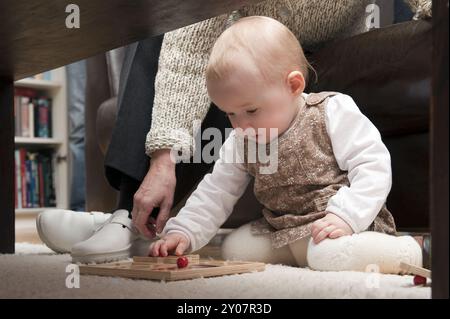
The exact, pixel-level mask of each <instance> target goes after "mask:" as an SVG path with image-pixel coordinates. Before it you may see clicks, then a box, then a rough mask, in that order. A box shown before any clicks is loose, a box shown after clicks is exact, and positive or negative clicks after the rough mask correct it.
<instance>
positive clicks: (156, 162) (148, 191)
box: [131, 149, 176, 239]
mask: <svg viewBox="0 0 450 319" xmlns="http://www.w3.org/2000/svg"><path fill="white" fill-rule="evenodd" d="M175 186H176V177H175V163H174V162H173V161H172V160H171V159H170V150H168V149H165V150H158V151H155V152H153V153H152V158H151V161H150V168H149V171H148V173H147V175H146V176H145V178H144V180H143V181H142V183H141V186H140V187H139V189H138V191H137V192H136V194H134V200H133V211H132V213H131V215H132V218H133V224H134V226H135V227H136V228H137V229H138V230H139V232H140V233H141V234H142V235H144V236H145V237H147V238H150V239H151V238H153V237H155V236H156V232H157V233H161V232H162V230H163V228H164V226H165V224H166V222H167V219H168V218H169V213H170V209H171V208H172V204H173V196H174V193H175ZM158 207H159V214H158V216H157V217H156V221H155V220H154V218H149V216H150V214H151V213H152V211H153V210H154V209H156V208H158ZM155 224H156V225H155ZM155 228H156V229H155ZM155 230H156V232H155Z"/></svg>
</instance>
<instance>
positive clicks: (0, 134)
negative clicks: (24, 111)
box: [0, 78, 15, 254]
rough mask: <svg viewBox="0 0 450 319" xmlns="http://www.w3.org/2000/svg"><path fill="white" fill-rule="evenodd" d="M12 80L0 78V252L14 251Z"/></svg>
mask: <svg viewBox="0 0 450 319" xmlns="http://www.w3.org/2000/svg"><path fill="white" fill-rule="evenodd" d="M14 222H15V214H14V82H13V80H12V78H11V79H5V78H0V253H11V254H12V253H14V242H15V229H14Z"/></svg>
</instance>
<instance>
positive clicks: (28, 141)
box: [14, 136, 64, 146]
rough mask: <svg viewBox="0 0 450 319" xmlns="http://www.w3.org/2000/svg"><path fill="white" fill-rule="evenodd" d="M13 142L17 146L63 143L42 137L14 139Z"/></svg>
mask: <svg viewBox="0 0 450 319" xmlns="http://www.w3.org/2000/svg"><path fill="white" fill-rule="evenodd" d="M14 142H15V143H16V144H17V145H35V144H37V145H49V146H55V145H61V144H63V143H64V142H63V141H62V140H60V139H56V138H42V137H17V136H16V137H15V138H14Z"/></svg>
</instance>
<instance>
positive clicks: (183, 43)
mask: <svg viewBox="0 0 450 319" xmlns="http://www.w3.org/2000/svg"><path fill="white" fill-rule="evenodd" d="M228 17H229V14H224V15H221V16H218V17H214V18H211V19H209V20H205V21H202V22H199V23H196V24H193V25H190V26H187V27H184V28H181V29H177V30H175V31H172V32H169V33H166V34H165V36H164V40H163V44H162V47H161V53H160V58H159V66H158V73H157V75H156V79H155V92H156V94H155V99H154V105H153V113H152V125H151V129H150V131H149V133H148V134H147V138H146V143H145V151H146V154H147V155H150V154H151V153H152V152H153V151H155V150H158V149H172V148H175V149H177V150H182V151H183V156H185V155H192V154H193V153H194V150H195V149H194V147H195V145H194V143H193V136H195V134H196V132H195V129H194V127H198V128H199V127H200V125H197V124H199V123H201V121H203V119H204V117H205V115H206V113H207V112H208V109H209V106H210V100H209V97H208V93H207V90H206V83H205V76H204V72H205V70H206V66H207V63H208V58H209V53H210V50H211V49H212V47H213V45H214V42H215V41H216V39H217V38H218V37H219V35H220V34H221V33H222V32H223V30H224V29H225V24H226V23H227V19H228ZM194 39H195V41H194ZM198 39H201V40H198ZM194 122H196V125H194Z"/></svg>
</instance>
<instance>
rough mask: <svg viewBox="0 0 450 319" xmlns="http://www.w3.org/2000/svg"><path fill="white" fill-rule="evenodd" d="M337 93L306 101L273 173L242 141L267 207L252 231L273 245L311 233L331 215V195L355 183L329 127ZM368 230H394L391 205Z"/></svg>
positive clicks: (286, 134) (282, 145)
mask: <svg viewBox="0 0 450 319" xmlns="http://www.w3.org/2000/svg"><path fill="white" fill-rule="evenodd" d="M336 94H338V93H335V92H321V93H311V94H309V95H308V97H307V98H306V101H305V99H304V98H303V99H302V102H301V106H300V110H299V112H298V115H297V116H296V118H295V120H294V121H293V123H292V125H291V126H290V128H289V129H288V130H287V131H286V132H284V133H283V134H282V135H281V136H280V137H279V139H278V169H277V171H276V172H275V173H273V174H261V173H260V171H261V170H260V166H261V165H263V164H261V163H259V162H258V161H256V163H249V160H248V156H247V155H246V154H248V152H247V150H248V147H249V144H248V142H247V141H246V140H243V143H244V145H243V149H244V154H243V159H244V166H245V167H246V169H247V171H248V172H249V174H250V175H252V176H253V177H254V178H255V184H254V192H255V196H256V198H257V199H258V200H259V201H260V202H261V203H262V204H263V205H264V208H263V211H262V213H263V216H264V217H263V218H262V219H260V220H257V221H255V222H253V223H252V233H253V234H255V235H258V234H270V236H271V239H272V245H273V247H274V248H279V247H282V246H284V245H287V244H289V243H292V242H294V241H296V240H298V239H301V238H303V237H305V236H309V235H310V226H311V223H312V222H314V221H315V220H317V219H320V218H322V217H324V216H325V215H326V212H325V209H326V207H327V203H328V200H329V199H330V197H332V196H333V195H335V194H336V193H337V191H338V190H339V188H341V187H342V186H350V183H349V180H348V178H347V171H342V170H341V169H340V168H339V166H338V163H337V161H336V159H335V157H334V154H333V149H332V145H331V140H330V137H329V135H328V133H327V130H326V122H325V116H326V114H325V105H326V103H327V101H328V98H329V97H331V96H334V95H336ZM266 151H267V153H269V147H268V148H267V150H266ZM367 230H371V231H377V232H383V233H387V234H395V232H396V229H395V223H394V219H393V217H392V215H391V213H390V212H389V210H388V209H387V207H386V204H385V205H383V207H382V209H381V210H380V212H379V213H378V215H377V217H376V218H375V220H374V221H373V223H372V224H371V225H370V226H369V228H368V229H367Z"/></svg>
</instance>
